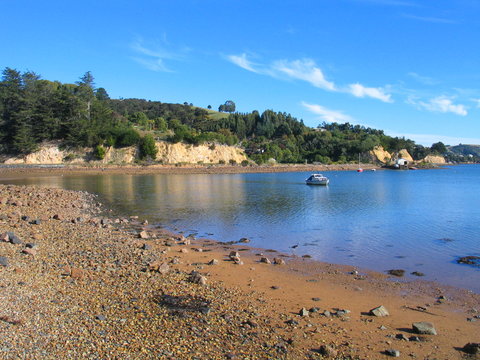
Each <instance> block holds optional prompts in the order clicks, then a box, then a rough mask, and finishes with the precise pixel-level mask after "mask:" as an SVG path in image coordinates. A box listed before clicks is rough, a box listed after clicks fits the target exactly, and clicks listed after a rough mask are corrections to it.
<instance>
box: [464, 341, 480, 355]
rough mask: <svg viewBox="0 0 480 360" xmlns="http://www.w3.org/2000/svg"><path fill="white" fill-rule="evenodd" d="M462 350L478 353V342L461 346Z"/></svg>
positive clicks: (479, 344) (479, 349) (479, 346)
mask: <svg viewBox="0 0 480 360" xmlns="http://www.w3.org/2000/svg"><path fill="white" fill-rule="evenodd" d="M462 351H463V352H466V353H467V354H471V355H479V354H480V343H468V344H466V345H465V346H464V347H463V348H462Z"/></svg>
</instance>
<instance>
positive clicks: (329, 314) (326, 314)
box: [322, 310, 332, 318]
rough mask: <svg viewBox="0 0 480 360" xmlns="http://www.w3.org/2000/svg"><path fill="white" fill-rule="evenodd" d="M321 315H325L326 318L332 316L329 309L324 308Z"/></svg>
mask: <svg viewBox="0 0 480 360" xmlns="http://www.w3.org/2000/svg"><path fill="white" fill-rule="evenodd" d="M322 315H323V316H325V317H328V318H329V317H332V313H331V312H330V311H328V310H325V311H324V312H323V313H322Z"/></svg>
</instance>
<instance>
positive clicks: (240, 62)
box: [227, 53, 259, 73]
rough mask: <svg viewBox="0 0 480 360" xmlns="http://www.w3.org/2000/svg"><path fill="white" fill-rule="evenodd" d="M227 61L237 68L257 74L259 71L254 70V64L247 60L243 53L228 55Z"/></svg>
mask: <svg viewBox="0 0 480 360" xmlns="http://www.w3.org/2000/svg"><path fill="white" fill-rule="evenodd" d="M227 59H228V60H229V61H230V62H232V63H234V64H235V65H237V66H240V67H241V68H242V69H245V70H248V71H251V72H254V73H258V72H259V71H258V70H256V69H255V68H254V66H255V64H254V63H252V62H251V61H250V60H248V59H247V54H245V53H243V54H241V55H228V56H227Z"/></svg>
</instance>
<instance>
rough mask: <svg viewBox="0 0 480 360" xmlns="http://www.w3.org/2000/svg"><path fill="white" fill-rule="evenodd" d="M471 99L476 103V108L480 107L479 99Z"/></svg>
mask: <svg viewBox="0 0 480 360" xmlns="http://www.w3.org/2000/svg"><path fill="white" fill-rule="evenodd" d="M472 101H473V102H474V103H475V104H477V108H480V99H472Z"/></svg>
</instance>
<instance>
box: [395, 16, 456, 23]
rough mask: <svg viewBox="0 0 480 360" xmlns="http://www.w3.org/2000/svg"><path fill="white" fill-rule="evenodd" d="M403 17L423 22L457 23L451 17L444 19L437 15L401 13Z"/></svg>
mask: <svg viewBox="0 0 480 360" xmlns="http://www.w3.org/2000/svg"><path fill="white" fill-rule="evenodd" d="M402 16H403V17H404V18H407V19H412V20H418V21H423V22H429V23H437V24H458V22H457V21H455V20H452V19H445V18H438V17H431V16H417V15H412V14H403V15H402Z"/></svg>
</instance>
